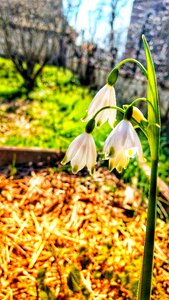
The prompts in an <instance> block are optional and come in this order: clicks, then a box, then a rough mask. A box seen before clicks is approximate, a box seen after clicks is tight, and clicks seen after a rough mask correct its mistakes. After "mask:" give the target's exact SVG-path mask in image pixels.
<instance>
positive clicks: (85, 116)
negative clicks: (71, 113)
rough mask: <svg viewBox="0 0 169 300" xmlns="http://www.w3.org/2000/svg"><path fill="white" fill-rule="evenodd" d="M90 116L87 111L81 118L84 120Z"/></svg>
mask: <svg viewBox="0 0 169 300" xmlns="http://www.w3.org/2000/svg"><path fill="white" fill-rule="evenodd" d="M87 116H88V112H86V114H85V115H84V117H82V118H81V120H82V121H84V120H85V119H86V118H87Z"/></svg>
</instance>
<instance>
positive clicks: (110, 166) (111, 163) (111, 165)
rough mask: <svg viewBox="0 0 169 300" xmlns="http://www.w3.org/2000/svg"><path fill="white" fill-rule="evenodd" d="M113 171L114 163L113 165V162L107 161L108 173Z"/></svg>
mask: <svg viewBox="0 0 169 300" xmlns="http://www.w3.org/2000/svg"><path fill="white" fill-rule="evenodd" d="M113 169H114V163H113V160H112V159H110V160H109V171H110V172H111V171H112V170H113Z"/></svg>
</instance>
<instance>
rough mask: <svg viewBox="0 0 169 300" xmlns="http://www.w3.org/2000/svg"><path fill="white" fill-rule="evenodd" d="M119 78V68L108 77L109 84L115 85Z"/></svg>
mask: <svg viewBox="0 0 169 300" xmlns="http://www.w3.org/2000/svg"><path fill="white" fill-rule="evenodd" d="M118 76H119V70H118V69H117V68H114V69H113V70H112V71H111V72H110V74H109V75H108V78H107V83H108V84H109V85H114V84H115V83H116V81H117V79H118Z"/></svg>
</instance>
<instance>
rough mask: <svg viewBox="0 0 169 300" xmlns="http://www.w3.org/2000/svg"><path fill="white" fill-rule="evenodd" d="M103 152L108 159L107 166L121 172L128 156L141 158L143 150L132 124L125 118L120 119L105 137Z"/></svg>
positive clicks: (126, 163) (127, 160)
mask: <svg viewBox="0 0 169 300" xmlns="http://www.w3.org/2000/svg"><path fill="white" fill-rule="evenodd" d="M104 153H105V155H106V158H108V159H109V168H110V170H113V169H114V168H116V169H117V171H118V172H121V171H122V169H123V168H126V167H127V165H128V162H129V158H131V157H134V156H136V155H137V156H138V159H139V160H140V161H142V160H143V151H142V147H141V143H140V140H139V137H138V135H137V133H136V131H135V129H134V128H133V126H132V124H131V123H130V122H129V121H127V120H122V121H121V122H120V123H119V124H118V125H117V126H116V127H115V128H114V129H113V130H112V132H111V133H110V135H109V136H108V137H107V139H106V141H105V144H104Z"/></svg>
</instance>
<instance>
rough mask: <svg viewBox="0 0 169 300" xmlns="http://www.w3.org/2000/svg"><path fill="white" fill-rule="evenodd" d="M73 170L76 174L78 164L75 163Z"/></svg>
mask: <svg viewBox="0 0 169 300" xmlns="http://www.w3.org/2000/svg"><path fill="white" fill-rule="evenodd" d="M72 172H73V173H74V174H76V173H77V172H78V165H75V166H74V167H73V168H72Z"/></svg>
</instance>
